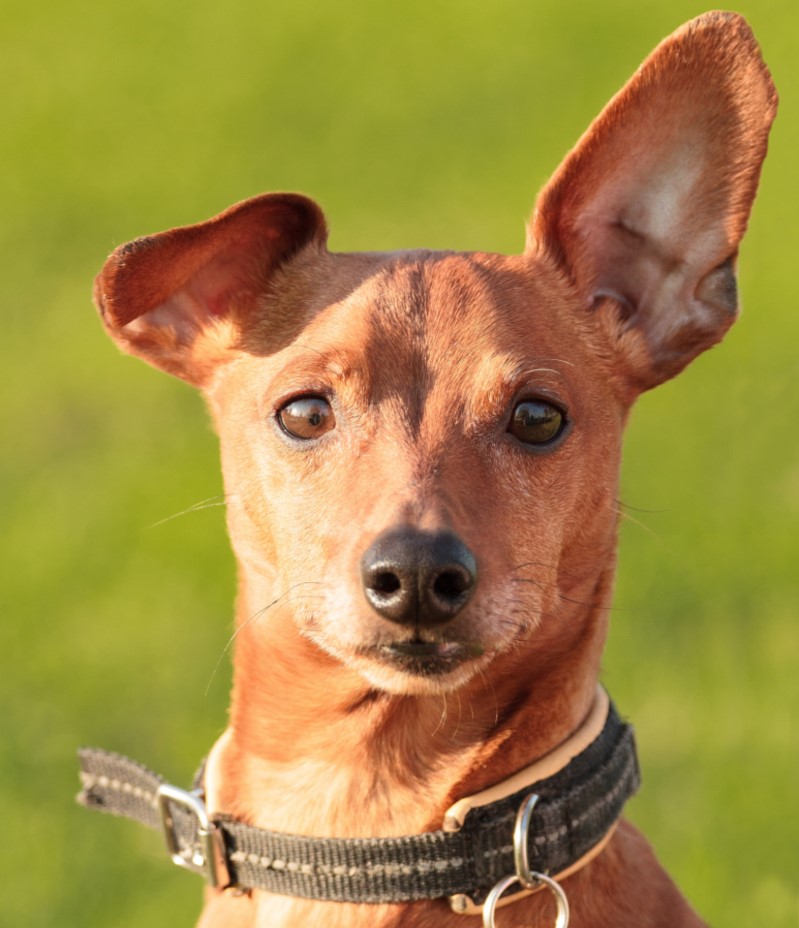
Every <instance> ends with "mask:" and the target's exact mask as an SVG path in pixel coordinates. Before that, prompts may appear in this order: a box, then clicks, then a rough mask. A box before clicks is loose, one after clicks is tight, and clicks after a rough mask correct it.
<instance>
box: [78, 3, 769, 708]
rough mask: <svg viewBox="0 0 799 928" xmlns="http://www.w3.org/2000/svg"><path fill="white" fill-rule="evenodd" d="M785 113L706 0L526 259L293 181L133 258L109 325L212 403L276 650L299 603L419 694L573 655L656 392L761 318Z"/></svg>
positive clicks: (556, 183)
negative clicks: (375, 223) (449, 248)
mask: <svg viewBox="0 0 799 928" xmlns="http://www.w3.org/2000/svg"><path fill="white" fill-rule="evenodd" d="M775 110H776V94H775V92H774V88H773V85H772V84H771V80H770V77H769V75H768V72H767V70H766V69H765V65H764V64H763V62H762V60H761V59H760V55H759V50H758V48H757V44H756V42H755V40H754V38H753V36H752V34H751V32H750V30H749V28H748V26H747V25H746V23H745V22H744V20H743V19H742V18H740V17H738V16H735V15H734V14H723V13H712V14H707V15H706V16H703V17H700V18H699V19H697V20H694V21H693V22H692V23H689V24H688V25H687V26H685V27H684V28H683V29H681V30H679V31H678V32H676V33H675V34H674V35H673V36H671V37H670V38H669V39H667V40H666V41H665V42H664V43H662V44H661V46H659V47H658V48H657V49H656V50H655V52H653V54H652V55H651V56H650V57H649V59H647V61H646V62H644V64H643V65H642V67H641V68H640V69H639V71H638V72H637V74H636V75H635V77H634V78H633V79H632V80H631V81H630V82H629V83H628V85H627V86H626V87H625V88H624V89H623V90H622V91H621V92H620V93H619V94H618V95H617V96H616V97H615V98H614V99H613V100H612V101H611V103H610V104H609V105H608V107H607V108H606V109H605V111H604V112H603V113H602V114H601V115H600V116H599V118H598V119H597V120H596V121H595V122H594V124H593V125H592V126H591V128H590V129H589V131H588V132H587V133H586V134H585V136H583V138H582V139H581V141H580V143H579V144H578V145H577V147H576V148H575V149H574V150H573V151H572V152H571V153H570V154H569V155H568V156H567V157H566V159H565V160H564V162H563V164H562V165H561V166H560V168H559V169H558V170H557V172H556V173H555V175H554V176H553V178H552V180H551V181H550V182H549V184H548V185H547V186H546V187H545V189H544V190H543V192H542V193H541V195H540V197H539V200H538V204H537V207H536V211H535V213H534V215H533V218H532V219H531V221H530V223H529V226H528V237H527V248H526V250H525V253H524V254H523V255H522V256H519V257H501V256H497V255H486V254H471V255H450V254H435V253H414V252H409V253H400V254H396V255H349V256H346V255H334V254H330V253H329V252H328V251H327V249H326V247H325V243H326V228H325V221H324V217H323V215H322V213H321V210H320V209H319V208H318V207H317V206H316V205H315V204H314V203H313V202H312V201H310V200H308V199H306V198H304V197H300V196H294V195H286V194H275V195H271V196H263V197H258V198H255V199H253V200H249V201H247V202H245V203H242V204H239V205H237V206H235V207H232V208H231V209H230V210H228V211H226V212H225V213H223V214H221V215H220V216H218V217H216V218H214V219H212V220H209V221H208V222H206V223H201V224H199V225H196V226H189V227H186V228H183V229H174V230H171V231H169V232H166V233H163V234H161V235H157V236H153V237H151V238H147V239H141V240H138V241H136V242H133V243H131V244H130V245H127V246H123V247H122V248H120V249H118V250H117V251H116V252H115V253H114V254H113V255H112V256H111V258H109V260H108V262H107V263H106V265H105V267H104V269H103V271H102V273H101V274H100V276H99V277H98V280H97V287H96V299H97V303H98V306H99V308H100V310H101V313H102V314H103V318H104V321H105V324H106V327H107V329H108V331H109V333H110V334H111V336H112V337H113V338H114V339H115V340H116V341H117V342H118V343H119V344H120V345H121V346H122V347H123V348H124V349H125V350H127V351H129V352H131V353H133V354H136V355H139V356H141V357H143V358H145V359H146V360H147V361H149V362H150V363H152V364H154V365H156V366H158V367H160V368H163V369H164V370H167V371H169V372H171V373H173V374H176V375H178V376H180V377H183V378H184V379H186V380H188V381H190V382H192V383H194V384H196V385H197V386H199V387H200V388H201V389H202V390H203V391H204V393H205V394H206V396H207V397H208V399H209V402H210V405H211V408H212V409H213V412H214V416H215V420H216V423H217V426H218V429H219V432H220V435H221V439H222V453H223V465H224V472H225V482H226V490H227V493H228V507H229V527H230V534H231V538H232V541H233V545H234V548H235V550H236V554H237V556H238V559H239V562H240V565H241V568H242V569H241V581H242V586H243V590H244V597H245V598H244V600H243V601H244V602H246V607H247V610H248V611H249V614H248V615H245V616H244V617H243V619H242V621H243V622H245V623H246V624H247V625H256V626H257V628H258V635H257V636H255V640H256V646H257V647H259V648H260V647H263V648H268V647H270V646H273V644H274V642H275V641H276V640H277V639H278V638H280V637H281V636H282V637H283V639H284V640H285V635H284V634H283V631H282V630H283V629H285V628H290V629H291V630H292V632H293V634H294V635H295V640H296V637H297V633H298V632H299V633H300V634H301V635H303V636H307V638H310V639H312V641H314V642H315V643H316V644H317V645H319V646H320V648H321V649H323V650H324V651H326V652H328V653H329V654H331V655H333V657H334V658H335V659H337V660H339V661H343V662H345V663H346V664H347V665H349V666H354V667H356V668H357V669H358V670H359V671H360V672H361V673H362V674H363V675H364V676H365V677H366V678H367V679H368V680H369V681H370V683H371V684H373V685H376V686H379V687H382V688H384V689H388V690H399V691H402V692H405V693H407V692H409V691H410V692H425V691H427V692H429V691H431V690H438V691H440V690H443V689H451V688H453V687H456V686H459V685H462V684H463V683H464V682H465V681H466V680H467V679H469V678H470V677H471V676H473V675H474V674H475V673H476V672H478V671H479V670H481V669H482V668H483V667H485V666H486V665H487V664H488V663H489V662H491V661H492V660H497V656H498V655H503V654H508V653H509V652H512V650H513V649H514V647H515V646H516V645H517V644H519V643H522V642H527V643H529V645H530V648H533V649H536V648H537V649H538V650H540V652H541V653H542V654H546V655H547V657H548V659H549V660H553V659H555V657H556V656H557V655H558V654H561V655H562V654H564V653H567V652H568V650H569V643H570V641H571V640H573V637H574V636H575V635H579V634H580V628H579V627H578V626H579V622H583V623H586V622H589V621H595V620H596V617H595V612H596V607H597V606H599V605H601V603H600V602H599V600H600V599H601V597H603V596H605V595H606V593H607V587H608V585H609V580H608V574H609V573H610V572H612V561H613V556H612V549H613V544H614V526H615V521H616V512H615V509H616V503H615V498H616V482H617V475H618V464H619V444H620V436H621V430H622V426H623V422H624V419H625V416H626V413H627V410H628V408H629V406H630V404H631V403H632V402H633V400H634V399H635V397H636V396H637V395H638V394H639V393H640V392H641V391H642V390H646V389H649V388H650V387H653V386H655V385H657V384H658V383H661V382H662V381H664V380H666V379H668V378H669V377H672V376H674V375H675V374H677V373H678V372H679V371H680V370H682V368H683V367H685V365H686V364H688V363H689V362H690V361H691V360H692V359H693V358H694V357H696V356H697V355H698V354H699V353H700V352H701V351H703V350H705V349H706V348H708V347H710V346H711V345H713V344H715V343H716V342H717V341H719V339H721V337H722V336H723V335H724V333H725V332H726V330H727V329H728V328H729V326H730V325H731V324H732V322H733V320H734V319H735V316H736V312H737V298H736V289H735V275H734V264H735V257H736V254H737V248H738V244H739V242H740V240H741V238H742V236H743V234H744V231H745V228H746V222H747V218H748V214H749V209H750V207H751V203H752V200H753V198H754V194H755V190H756V187H757V181H758V176H759V172H760V165H761V162H762V159H763V157H764V155H765V151H766V143H767V136H768V130H769V126H770V123H771V120H772V119H773V117H774V113H775ZM567 604H571V605H576V606H577V607H578V609H577V610H575V609H571V610H570V609H569V608H568V606H567ZM578 613H579V619H577V618H575V616H577V614H578ZM575 622H577V623H578V626H576V625H575ZM278 647H279V645H278Z"/></svg>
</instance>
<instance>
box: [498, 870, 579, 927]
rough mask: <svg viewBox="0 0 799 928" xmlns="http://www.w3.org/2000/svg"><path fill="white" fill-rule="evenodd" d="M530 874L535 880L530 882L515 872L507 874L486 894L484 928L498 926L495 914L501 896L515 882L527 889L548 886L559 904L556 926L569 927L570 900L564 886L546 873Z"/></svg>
mask: <svg viewBox="0 0 799 928" xmlns="http://www.w3.org/2000/svg"><path fill="white" fill-rule="evenodd" d="M530 875H531V876H532V877H533V881H532V882H530V883H527V882H526V881H524V880H522V879H520V878H519V877H518V876H517V875H516V874H515V873H514V874H513V876H506V877H505V878H504V879H502V880H500V881H499V883H497V884H496V886H494V888H493V889H492V890H491V892H490V893H489V894H488V895H487V896H486V901H485V902H484V903H483V928H496V921H495V920H494V914H495V912H496V910H497V905H498V904H499V900H500V897H501V896H502V894H503V893H504V892H505V891H506V890H508V889H510V888H511V886H513V885H514V884H515V883H518V884H519V885H520V886H524V887H525V888H526V889H531V888H533V887H534V886H540V885H542V884H543V885H544V886H546V887H547V889H548V890H549V891H550V892H551V893H552V895H553V896H554V897H555V904H556V906H557V912H556V915H555V928H569V900H568V899H567V898H566V893H564V892H563V888H562V887H561V886H560V884H559V883H556V882H555V880H553V879H552V877H549V876H547V875H546V874H544V873H531V874H530Z"/></svg>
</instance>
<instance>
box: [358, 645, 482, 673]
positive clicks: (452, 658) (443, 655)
mask: <svg viewBox="0 0 799 928" xmlns="http://www.w3.org/2000/svg"><path fill="white" fill-rule="evenodd" d="M483 652H484V649H483V647H482V646H481V645H478V644H476V643H471V642H456V641H446V642H438V641H422V640H419V639H416V640H413V641H395V642H392V643H391V644H383V645H380V646H378V647H376V648H371V649H369V652H368V654H369V656H370V657H372V658H377V659H378V660H379V661H381V662H383V663H388V664H390V665H391V666H392V667H394V668H396V669H397V670H402V671H404V672H405V673H410V674H413V675H415V676H422V677H435V676H441V675H443V674H447V673H450V672H451V671H453V670H455V669H456V668H457V667H459V666H460V665H461V664H463V663H465V662H466V661H470V660H475V659H476V658H478V657H482V655H483Z"/></svg>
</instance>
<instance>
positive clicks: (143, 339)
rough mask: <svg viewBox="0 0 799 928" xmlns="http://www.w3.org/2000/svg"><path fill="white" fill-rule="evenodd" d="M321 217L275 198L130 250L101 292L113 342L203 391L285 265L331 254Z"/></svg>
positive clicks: (295, 200)
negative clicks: (307, 255)
mask: <svg viewBox="0 0 799 928" xmlns="http://www.w3.org/2000/svg"><path fill="white" fill-rule="evenodd" d="M326 237H327V231H326V228H325V219H324V216H323V215H322V211H321V210H320V209H319V207H318V206H317V205H316V204H315V203H314V202H313V201H312V200H309V199H307V198H306V197H302V196H298V195H295V194H267V195H265V196H260V197H255V198H253V199H251V200H246V201H245V202H243V203H239V204H237V205H236V206H232V207H230V209H228V210H226V211H225V212H224V213H221V214H220V215H219V216H216V217H214V218H213V219H210V220H208V222H201V223H199V224H197V225H193V226H185V227H184V228H180V229H171V230H170V231H168V232H162V233H160V234H159V235H152V236H148V237H147V238H140V239H136V240H135V241H133V242H129V243H128V244H127V245H122V246H121V247H120V248H117V250H116V251H114V252H113V254H112V255H111V256H110V257H109V258H108V260H107V261H106V263H105V265H104V266H103V269H102V271H100V274H99V275H98V276H97V279H96V280H95V285H94V300H95V303H96V304H97V308H98V309H99V310H100V315H101V316H102V318H103V322H104V324H105V327H106V330H107V331H108V333H109V335H111V337H112V338H113V339H114V341H116V342H117V344H119V345H120V347H122V348H123V349H124V350H125V351H127V352H129V353H130V354H134V355H137V356H139V357H141V358H144V360H145V361H148V362H149V363H150V364H153V365H155V366H156V367H160V368H161V369H163V370H166V371H168V372H169V373H171V374H175V375H176V376H178V377H182V378H183V379H184V380H188V381H189V382H191V383H194V384H196V385H198V386H201V385H202V384H203V383H204V382H205V380H206V379H207V377H208V375H209V374H210V372H211V370H212V368H213V365H214V362H215V360H217V359H218V357H219V356H220V354H221V353H222V352H223V350H224V349H225V348H228V347H229V346H230V344H231V341H232V340H233V339H234V338H235V333H236V330H237V328H238V326H239V325H240V324H241V322H242V321H243V320H244V318H245V317H246V316H247V314H248V313H251V312H253V311H254V310H255V309H257V307H258V305H259V303H261V302H262V301H263V300H264V299H265V295H266V292H267V290H268V288H269V285H270V281H271V279H272V277H273V275H274V273H275V271H276V270H277V269H278V268H279V267H280V265H281V264H282V263H284V262H286V261H287V260H288V259H289V258H291V257H292V256H293V255H295V254H296V253H297V252H298V251H300V250H301V249H302V248H304V247H305V246H307V245H310V244H311V243H315V244H316V245H317V246H318V247H319V248H322V247H324V243H325V240H326Z"/></svg>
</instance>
